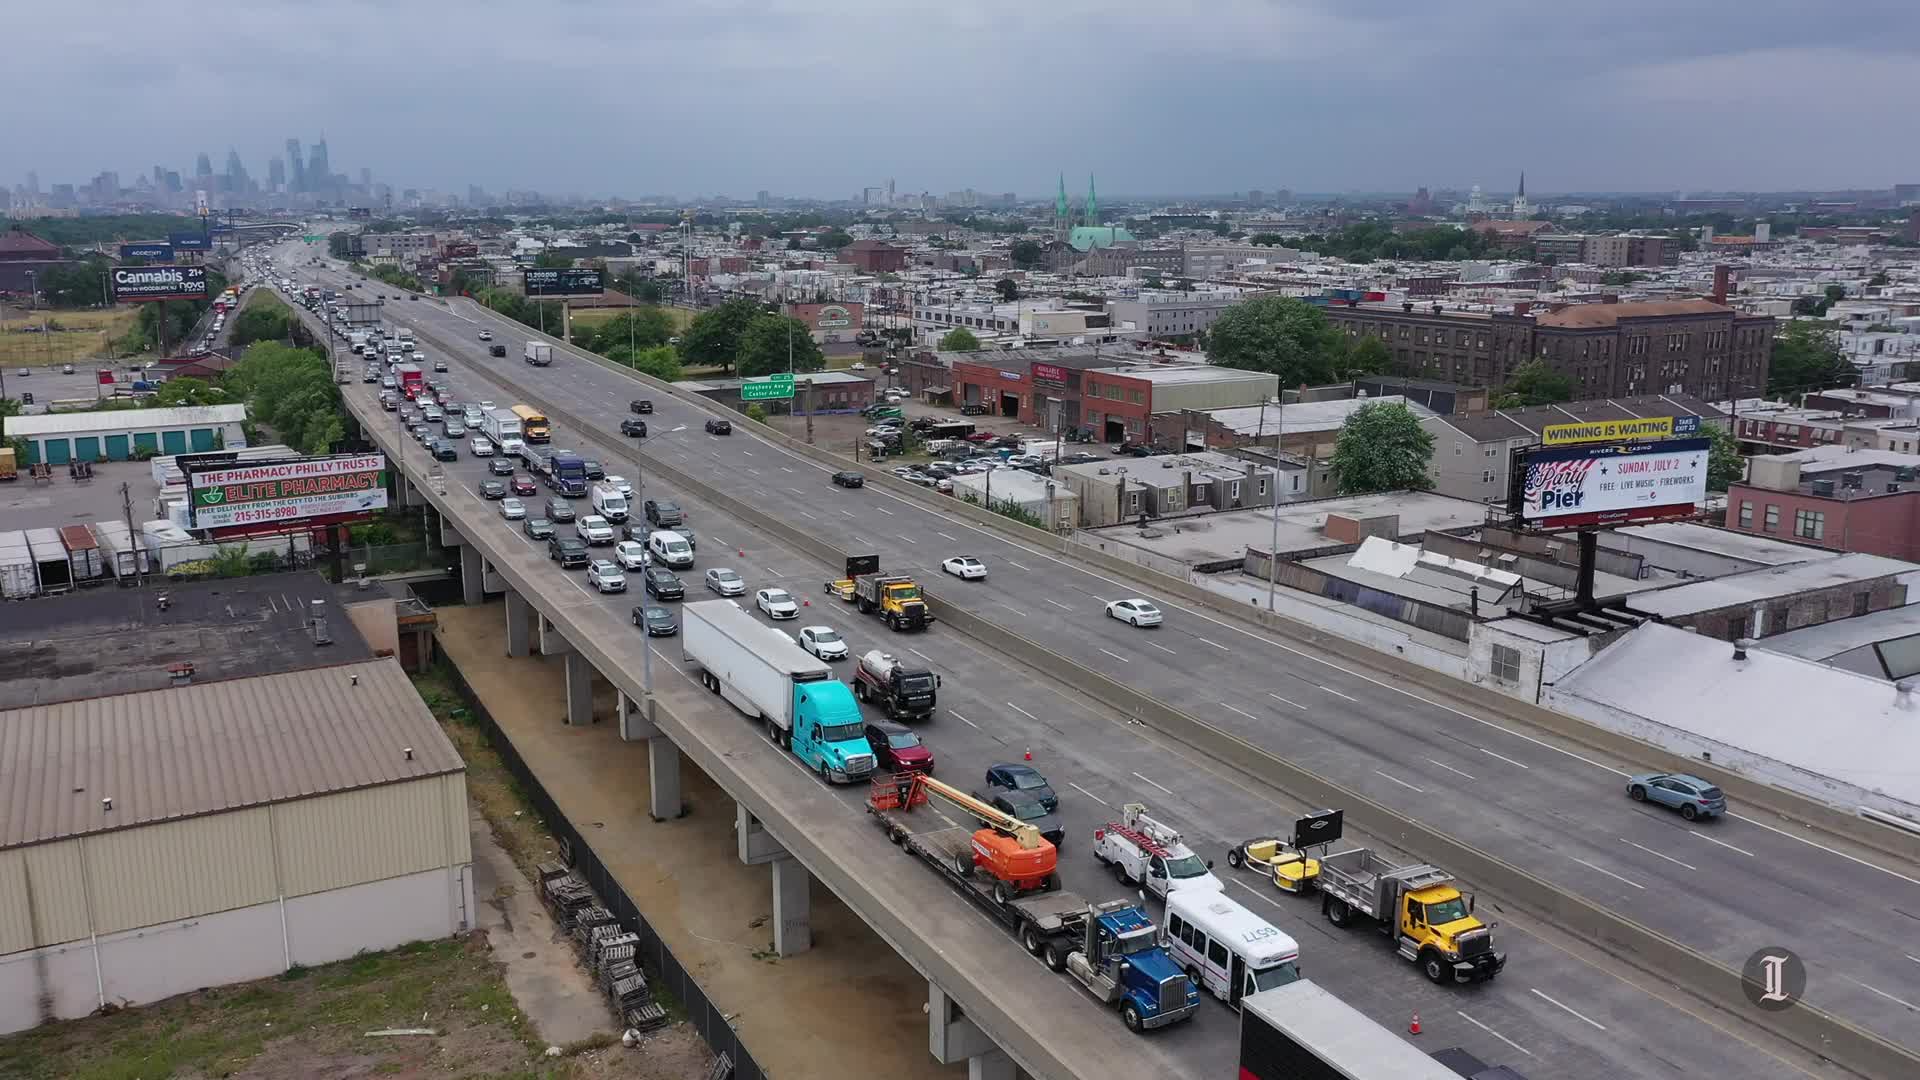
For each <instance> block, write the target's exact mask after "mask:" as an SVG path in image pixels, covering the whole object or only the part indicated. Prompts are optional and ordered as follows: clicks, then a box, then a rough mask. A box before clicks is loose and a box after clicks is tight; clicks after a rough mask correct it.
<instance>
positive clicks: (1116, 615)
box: [1107, 596, 1161, 626]
mask: <svg viewBox="0 0 1920 1080" xmlns="http://www.w3.org/2000/svg"><path fill="white" fill-rule="evenodd" d="M1107 618H1109V619H1119V620H1120V621H1121V622H1124V623H1126V624H1127V625H1129V626H1159V625H1160V618H1161V615H1160V609H1159V608H1157V607H1154V606H1153V601H1151V600H1143V599H1141V598H1140V597H1138V596H1135V597H1132V598H1130V599H1126V600H1115V601H1114V602H1113V603H1111V604H1108V605H1107Z"/></svg>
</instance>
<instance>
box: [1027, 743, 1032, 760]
mask: <svg viewBox="0 0 1920 1080" xmlns="http://www.w3.org/2000/svg"><path fill="white" fill-rule="evenodd" d="M1027 760H1028V761H1032V760H1033V747H1031V746H1029V747H1027Z"/></svg>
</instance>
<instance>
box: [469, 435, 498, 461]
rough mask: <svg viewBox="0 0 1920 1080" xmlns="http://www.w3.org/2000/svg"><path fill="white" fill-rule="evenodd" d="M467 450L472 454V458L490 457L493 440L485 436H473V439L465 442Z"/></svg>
mask: <svg viewBox="0 0 1920 1080" xmlns="http://www.w3.org/2000/svg"><path fill="white" fill-rule="evenodd" d="M467 450H468V451H469V452H470V453H472V454H473V456H474V457H492V456H493V440H491V439H489V438H487V437H486V436H485V435H475V436H474V437H473V438H471V439H468V440H467Z"/></svg>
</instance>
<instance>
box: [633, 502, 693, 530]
mask: <svg viewBox="0 0 1920 1080" xmlns="http://www.w3.org/2000/svg"><path fill="white" fill-rule="evenodd" d="M641 508H642V509H644V510H645V511H646V518H647V521H648V522H649V523H650V524H653V525H658V526H659V527H661V528H663V529H664V528H667V527H668V526H670V525H678V524H680V523H681V522H683V521H685V520H687V515H686V514H684V513H682V512H681V511H680V504H679V503H676V502H672V501H670V500H667V499H648V500H647V501H646V502H644V503H642V504H641Z"/></svg>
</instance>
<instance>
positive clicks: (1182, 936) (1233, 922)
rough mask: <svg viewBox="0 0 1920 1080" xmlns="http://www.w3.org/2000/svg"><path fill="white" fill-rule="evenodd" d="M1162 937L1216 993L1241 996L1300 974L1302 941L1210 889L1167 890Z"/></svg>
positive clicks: (1236, 999)
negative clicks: (1296, 939) (1299, 941)
mask: <svg viewBox="0 0 1920 1080" xmlns="http://www.w3.org/2000/svg"><path fill="white" fill-rule="evenodd" d="M1162 918H1163V920H1164V921H1163V922H1162V924H1161V927H1160V939H1161V942H1162V943H1163V944H1165V945H1166V947H1167V952H1168V953H1169V954H1170V955H1172V957H1173V962H1174V963H1175V964H1177V965H1179V966H1180V967H1181V968H1182V969H1184V970H1185V971H1186V973H1187V977H1188V978H1190V979H1192V980H1193V981H1194V982H1195V983H1196V984H1198V985H1199V986H1201V987H1204V988H1205V989H1207V990H1209V991H1211V992H1212V993H1213V996H1214V997H1217V998H1219V999H1220V1000H1221V1001H1224V1002H1226V1003H1227V1004H1229V1005H1232V1006H1233V1007H1234V1008H1236V1009H1237V1008H1239V1007H1240V999H1241V998H1243V997H1246V996H1247V995H1248V994H1253V993H1258V992H1259V991H1261V990H1272V989H1273V988H1274V987H1277V986H1285V985H1287V984H1288V983H1290V982H1295V981H1297V980H1298V979H1299V978H1300V944H1299V943H1298V942H1296V941H1294V940H1293V938H1291V937H1289V936H1288V935H1287V933H1286V932H1285V931H1283V930H1279V929H1277V928H1275V927H1274V926H1272V925H1270V924H1269V923H1268V922H1267V921H1266V920H1264V919H1262V918H1261V917H1260V916H1258V915H1255V914H1254V913H1253V912H1251V911H1248V910H1247V909H1246V908H1243V907H1241V906H1240V905H1239V904H1236V903H1234V902H1233V901H1232V900H1231V899H1229V898H1228V897H1227V896H1226V895H1224V894H1222V893H1217V892H1214V891H1212V890H1210V889H1175V890H1174V891H1173V892H1170V893H1168V894H1167V910H1166V914H1165V915H1164V916H1162Z"/></svg>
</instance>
